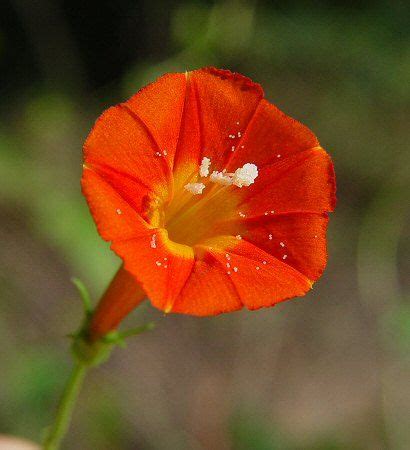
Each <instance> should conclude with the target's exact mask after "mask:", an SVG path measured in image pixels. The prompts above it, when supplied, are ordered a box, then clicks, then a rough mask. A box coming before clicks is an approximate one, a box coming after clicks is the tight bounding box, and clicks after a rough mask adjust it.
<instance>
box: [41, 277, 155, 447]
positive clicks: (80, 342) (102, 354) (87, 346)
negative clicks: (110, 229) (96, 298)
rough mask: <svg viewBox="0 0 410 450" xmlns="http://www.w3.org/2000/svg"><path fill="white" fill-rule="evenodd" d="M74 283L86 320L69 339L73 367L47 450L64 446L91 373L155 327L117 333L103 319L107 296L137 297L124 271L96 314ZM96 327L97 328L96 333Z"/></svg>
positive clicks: (77, 282)
mask: <svg viewBox="0 0 410 450" xmlns="http://www.w3.org/2000/svg"><path fill="white" fill-rule="evenodd" d="M72 281H73V283H74V284H75V286H76V287H77V289H78V292H79V294H80V297H81V299H82V302H83V309H84V320H83V324H82V326H81V328H80V330H79V331H78V332H77V333H75V334H72V335H70V337H71V338H72V339H73V341H72V345H71V352H72V355H73V359H74V366H73V369H72V372H71V375H70V377H69V379H68V382H67V384H66V387H65V389H64V392H63V395H62V397H61V400H60V402H59V405H58V407H57V412H56V415H55V418H54V421H53V423H52V425H51V426H50V427H49V428H48V429H47V433H46V437H45V440H44V443H43V449H44V450H58V449H59V448H60V445H61V442H62V440H63V439H64V436H65V435H66V433H67V431H68V428H69V426H70V422H71V418H72V415H73V411H74V407H75V404H76V401H77V399H78V396H79V393H80V390H81V387H82V385H83V382H84V379H85V376H86V375H87V373H88V371H89V369H91V368H92V367H96V366H99V365H100V364H102V363H104V362H105V361H107V360H108V358H109V357H110V355H111V352H112V350H113V349H114V347H115V346H119V347H125V346H126V343H125V340H126V339H127V338H129V337H132V336H136V335H138V334H141V333H143V332H144V331H148V330H152V329H153V327H154V324H153V323H152V322H150V323H148V324H145V325H142V326H139V327H136V328H132V329H130V330H126V331H117V330H116V329H115V328H116V326H117V319H116V318H115V319H114V322H112V320H111V319H109V318H106V317H105V316H104V313H109V312H111V311H110V310H109V311H107V310H106V307H105V304H106V301H107V295H108V297H109V300H110V301H113V300H114V299H115V297H116V295H115V294H117V297H118V298H120V299H123V300H124V299H125V297H126V296H128V295H129V294H134V296H135V294H136V293H137V289H136V283H135V282H134V283H133V284H131V283H125V284H124V282H125V281H127V276H126V274H124V271H123V270H122V269H120V270H119V272H118V273H117V275H116V276H115V277H114V279H113V281H112V282H111V284H110V286H109V287H108V289H107V291H106V292H105V294H104V295H103V297H102V299H101V300H100V302H99V304H98V305H97V307H96V308H95V310H93V308H92V306H91V299H90V295H89V293H88V290H87V289H86V287H85V286H84V284H83V283H82V282H81V281H80V280H78V279H73V280H72ZM124 287H125V290H124ZM128 301H129V302H131V303H133V304H134V305H135V304H138V303H139V302H140V301H141V300H140V299H139V297H138V299H137V300H136V299H135V298H133V296H131V298H129V300H128ZM97 319H100V320H101V321H102V323H103V329H104V334H103V333H102V331H101V330H102V329H101V328H99V326H100V325H99V322H98V320H97ZM107 320H108V321H107ZM93 327H95V329H94V330H93ZM95 330H98V332H97V333H96V332H95Z"/></svg>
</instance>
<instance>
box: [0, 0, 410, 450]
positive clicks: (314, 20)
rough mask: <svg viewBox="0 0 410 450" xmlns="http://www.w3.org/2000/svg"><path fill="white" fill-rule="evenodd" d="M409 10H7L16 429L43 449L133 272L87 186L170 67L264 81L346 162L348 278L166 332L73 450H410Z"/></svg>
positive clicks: (4, 146)
mask: <svg viewBox="0 0 410 450" xmlns="http://www.w3.org/2000/svg"><path fill="white" fill-rule="evenodd" d="M409 5H410V4H409V3H408V2H405V1H402V2H400V1H397V2H392V1H388V0H385V1H365V0H359V1H356V2H354V3H352V4H350V2H343V1H333V2H324V1H316V2H307V1H300V2H297V1H290V2H281V5H280V6H277V5H275V4H274V3H273V2H263V1H258V2H256V1H237V0H227V1H222V2H211V1H200V0H198V1H197V0H187V1H184V2H171V1H161V0H150V1H132V0H117V1H115V2H113V1H106V0H101V1H100V2H98V3H96V2H84V1H80V0H77V1H63V0H58V1H57V0H49V1H47V0H33V1H31V0H2V1H1V2H0V98H1V102H0V186H1V188H0V240H1V246H0V266H1V269H0V342H1V345H0V379H1V383H0V433H8V434H15V435H20V436H23V437H25V438H29V439H33V440H37V441H38V440H39V439H40V435H41V430H42V429H43V428H44V426H46V425H47V424H48V423H49V422H50V420H51V417H52V415H53V411H54V407H55V405H56V401H57V399H58V397H59V394H60V393H61V390H62V387H63V384H64V382H65V381H66V377H67V374H68V370H69V368H70V366H71V361H70V358H69V355H68V348H69V339H68V338H67V337H65V336H66V335H67V334H68V333H70V332H72V331H73V330H74V329H75V328H76V327H77V326H78V325H79V323H80V320H81V314H82V311H81V305H80V301H79V299H78V295H77V294H76V292H75V289H74V287H73V286H72V285H71V283H70V277H71V276H78V277H80V278H81V279H82V280H83V281H84V282H85V283H86V285H87V286H88V287H89V289H90V290H91V292H92V295H93V298H94V299H95V300H97V299H98V297H99V295H101V293H102V291H103V290H104V287H105V286H106V285H107V283H108V281H109V280H110V278H111V277H112V276H113V274H114V273H115V271H116V268H117V267H118V266H119V260H118V259H117V258H116V257H115V256H114V255H113V254H112V253H111V252H110V250H109V248H108V245H107V244H106V243H104V242H103V241H102V240H101V239H100V238H99V236H98V235H97V232H96V230H95V227H94V224H93V222H92V220H91V217H90V215H89V213H88V209H87V207H86V204H85V201H84V199H83V198H82V196H81V192H80V185H79V180H80V175H81V146H82V143H83V141H84V138H85V136H86V135H87V132H88V131H89V129H90V127H91V126H92V124H93V122H94V120H95V119H96V117H97V116H98V115H99V114H100V113H101V111H102V110H103V109H105V108H106V107H108V106H109V105H111V104H114V103H117V102H120V101H122V100H124V99H126V98H127V97H129V96H130V95H131V94H133V93H134V92H136V91H137V90H138V89H139V88H140V87H141V86H143V85H144V84H146V83H147V82H149V81H152V80H154V79H155V78H156V77H157V76H158V75H160V74H162V73H164V72H167V71H185V70H187V69H193V68H198V67H201V66H205V65H215V66H218V67H223V68H229V69H231V70H235V71H239V72H241V73H244V74H246V75H248V76H250V77H251V78H253V79H254V80H255V81H258V82H260V83H261V84H262V85H263V86H264V88H265V91H266V95H267V97H268V99H269V100H270V101H272V102H273V103H275V104H276V105H278V106H279V107H280V108H281V109H282V110H284V111H285V112H286V113H288V114H290V115H291V116H294V117H296V118H298V119H299V120H301V121H302V122H304V123H306V124H307V125H308V126H309V127H310V128H312V129H313V130H314V131H315V132H316V134H317V135H318V136H319V138H320V140H321V143H322V145H323V146H324V147H325V148H326V149H327V150H328V151H329V152H330V154H331V155H332V157H333V159H334V163H335V166H336V172H337V176H338V199H339V203H338V208H337V211H336V213H335V214H333V215H332V218H331V222H330V229H329V253H330V260H329V265H328V269H327V271H326V272H325V275H324V276H323V278H322V279H321V280H320V281H319V282H318V283H317V284H316V285H315V288H314V290H313V291H311V292H310V293H309V294H308V295H307V296H306V297H305V298H302V299H297V300H293V301H289V302H285V303H283V304H280V305H279V306H277V307H275V308H272V309H269V310H260V311H257V312H252V313H249V312H247V311H241V312H237V313H233V314H229V315H223V316H219V317H216V318H204V319H198V318H192V317H183V316H173V315H170V316H166V317H165V316H164V315H163V314H161V313H159V312H158V311H156V310H154V309H153V308H152V307H151V306H150V305H149V303H148V302H147V303H146V304H144V306H142V307H141V308H139V309H138V310H136V311H135V312H134V313H133V314H132V315H131V316H130V317H129V318H128V319H127V321H126V322H127V323H126V324H125V325H128V326H131V325H138V324H142V323H145V322H146V321H147V320H154V321H155V322H156V324H157V328H156V330H155V331H153V332H150V333H146V334H144V335H142V336H140V337H138V338H135V339H134V340H133V341H132V342H129V344H128V348H127V349H126V350H117V351H116V352H115V354H114V355H113V357H112V358H111V360H110V361H109V362H108V363H107V364H106V365H104V366H102V367H101V368H99V369H97V370H96V371H95V372H94V373H93V374H92V376H90V378H89V379H88V380H87V382H86V385H85V388H84V390H83V392H82V394H81V404H80V406H79V407H78V408H77V409H76V412H75V416H74V421H73V426H72V429H71V432H70V435H69V436H68V438H67V440H66V441H65V448H66V449H73V450H74V449H76V450H77V449H85V450H88V449H93V450H94V449H96V450H117V449H118V450H170V449H172V450H173V449H176V450H341V449H349V450H356V449H357V450H359V449H360V450H384V449H392V450H408V449H409V448H410V431H409V430H410V407H409V405H410V383H409V380H410V356H409V354H410V353H409V350H410V305H409V279H410V278H409V273H410V264H409V258H408V255H409V251H410V239H409V208H408V206H409V203H410V202H409V192H410V189H409V178H410V171H409V166H410V161H409V160H410V152H409V145H408V142H409V139H408V138H409V133H408V131H409V119H410V114H409V113H410V83H409V78H410V33H409V31H410V26H409V17H410V7H409Z"/></svg>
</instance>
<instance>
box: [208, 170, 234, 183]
mask: <svg viewBox="0 0 410 450" xmlns="http://www.w3.org/2000/svg"><path fill="white" fill-rule="evenodd" d="M209 179H210V180H211V181H212V182H213V183H217V184H222V185H224V186H230V185H231V184H232V183H233V181H232V177H231V176H230V175H227V174H225V173H223V172H218V171H216V170H214V171H213V172H212V173H211V176H210V177H209Z"/></svg>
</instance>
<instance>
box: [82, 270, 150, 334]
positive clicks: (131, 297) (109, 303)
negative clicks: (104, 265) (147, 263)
mask: <svg viewBox="0 0 410 450" xmlns="http://www.w3.org/2000/svg"><path fill="white" fill-rule="evenodd" d="M145 298H146V294H145V292H144V290H143V289H142V287H141V286H140V284H139V283H138V282H137V280H136V279H135V278H134V277H133V276H132V275H131V274H130V273H129V272H127V271H126V270H125V269H124V267H123V266H121V267H120V268H119V270H118V272H117V273H116V275H115V276H114V278H113V280H112V281H111V283H110V285H109V286H108V288H107V290H106V291H105V293H104V295H103V296H102V298H101V300H100V302H99V304H98V306H97V308H96V310H95V312H94V314H93V317H92V319H91V322H90V326H89V337H90V339H91V340H93V341H94V340H97V339H99V338H101V337H102V336H104V335H106V334H107V333H109V332H110V331H112V330H114V329H115V328H117V326H118V325H119V323H120V322H121V321H122V319H123V318H124V317H125V316H126V315H127V314H129V313H130V312H131V311H132V310H133V309H134V308H135V307H137V306H138V305H139V304H140V303H141V302H142V301H143V300H144V299H145Z"/></svg>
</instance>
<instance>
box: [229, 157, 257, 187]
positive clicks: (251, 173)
mask: <svg viewBox="0 0 410 450" xmlns="http://www.w3.org/2000/svg"><path fill="white" fill-rule="evenodd" d="M257 176H258V167H257V166H256V165H255V164H251V163H246V164H244V165H243V166H242V167H240V168H239V169H236V170H235V173H234V176H233V184H234V185H235V186H238V187H242V186H250V185H251V184H253V183H254V181H255V179H256V177H257Z"/></svg>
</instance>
